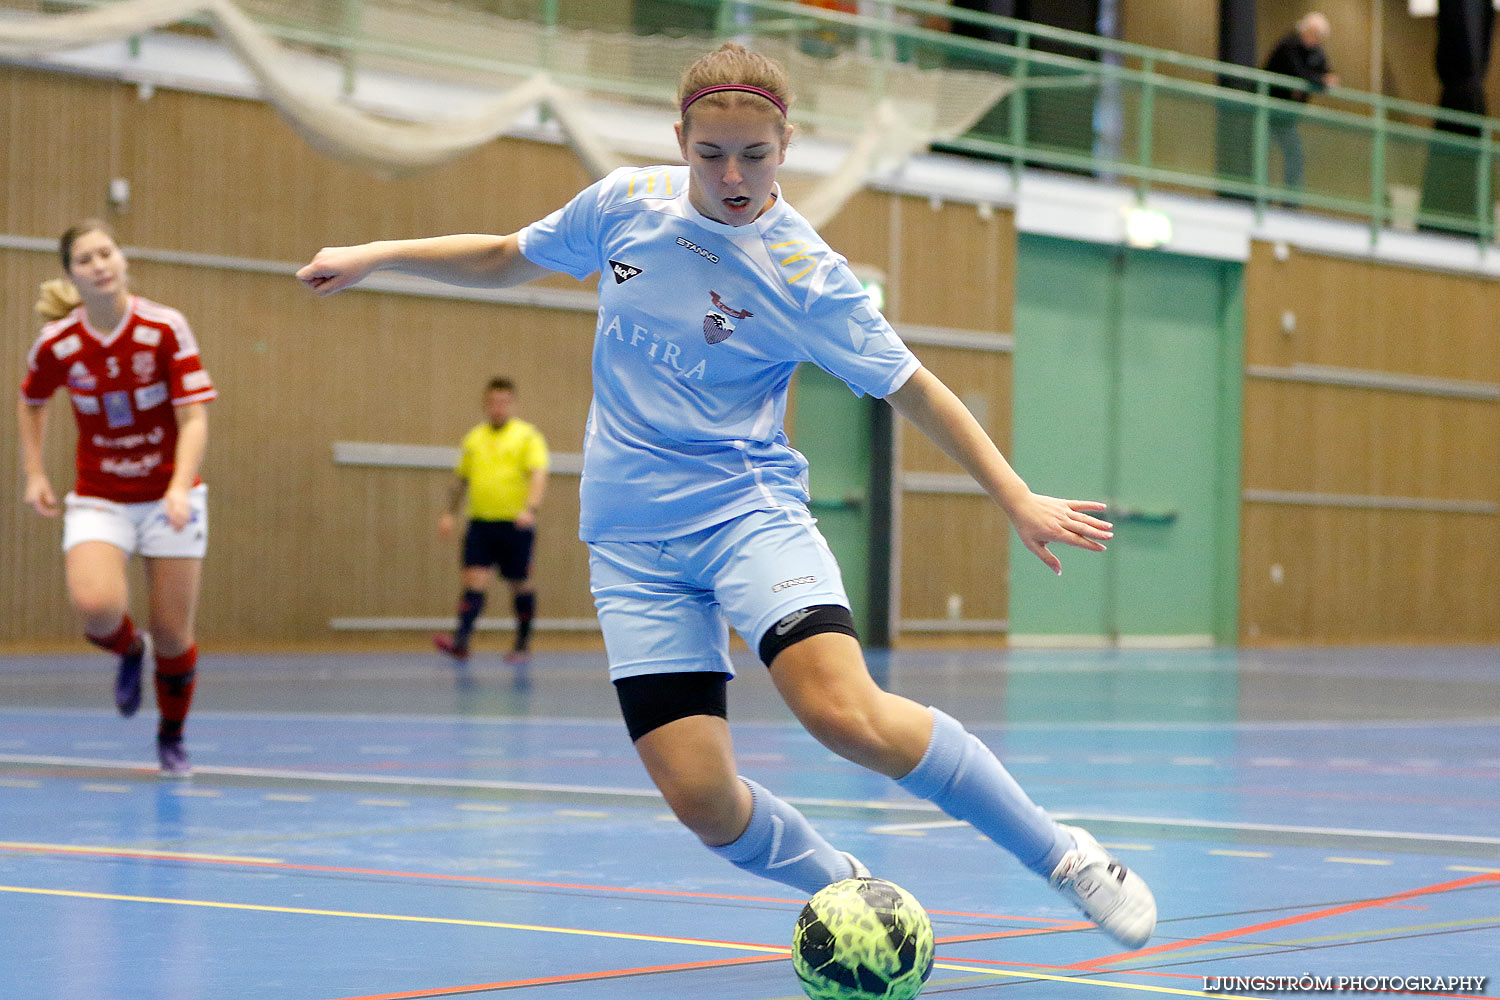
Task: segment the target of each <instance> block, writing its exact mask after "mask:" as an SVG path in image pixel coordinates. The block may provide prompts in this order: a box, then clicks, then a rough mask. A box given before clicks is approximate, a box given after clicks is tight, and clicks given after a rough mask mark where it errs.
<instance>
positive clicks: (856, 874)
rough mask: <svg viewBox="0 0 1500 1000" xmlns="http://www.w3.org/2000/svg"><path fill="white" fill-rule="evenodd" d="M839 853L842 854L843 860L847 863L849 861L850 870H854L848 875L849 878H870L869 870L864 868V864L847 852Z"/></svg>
mask: <svg viewBox="0 0 1500 1000" xmlns="http://www.w3.org/2000/svg"><path fill="white" fill-rule="evenodd" d="M839 853H840V854H842V855H843V856H844V857H845V858H847V859H848V861H849V867H850V868H852V869H854V870H853V871H852V872H850V873H849V877H850V878H869V877H870V869H868V868H866V867H865V866H864V862H862V861H860V860H859V859H858V858H856V857H855V856H854V855H852V854H850V853H849V852H848V851H840V852H839Z"/></svg>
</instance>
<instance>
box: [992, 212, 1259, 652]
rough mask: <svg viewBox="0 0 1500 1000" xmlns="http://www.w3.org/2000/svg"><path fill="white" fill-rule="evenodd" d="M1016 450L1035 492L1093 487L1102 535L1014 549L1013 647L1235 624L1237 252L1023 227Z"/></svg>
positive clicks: (1141, 639)
mask: <svg viewBox="0 0 1500 1000" xmlns="http://www.w3.org/2000/svg"><path fill="white" fill-rule="evenodd" d="M1019 239H1020V242H1019V254H1018V262H1017V278H1016V309H1015V335H1016V349H1015V390H1014V404H1013V405H1014V414H1015V417H1014V440H1013V444H1012V449H1011V451H1012V453H1011V456H1010V457H1011V459H1012V463H1013V464H1014V465H1015V466H1016V468H1017V470H1018V471H1019V472H1020V473H1021V475H1022V476H1023V477H1024V478H1025V479H1026V481H1027V482H1028V483H1029V484H1030V485H1031V487H1032V489H1033V490H1035V491H1037V492H1039V493H1047V494H1051V495H1053V496H1062V497H1068V498H1076V499H1098V500H1104V501H1106V502H1108V503H1109V504H1110V506H1111V509H1110V511H1109V512H1108V513H1106V514H1105V515H1104V516H1105V517H1107V518H1108V519H1109V520H1111V521H1113V522H1114V524H1115V538H1114V539H1113V541H1111V542H1109V543H1108V544H1109V551H1108V552H1106V553H1102V554H1098V553H1091V552H1085V551H1081V550H1078V549H1074V548H1071V547H1068V546H1062V545H1054V546H1052V549H1053V551H1054V552H1056V553H1057V554H1058V555H1059V556H1060V557H1061V559H1062V562H1063V575H1062V577H1061V578H1056V577H1053V576H1052V574H1051V573H1050V572H1049V571H1047V569H1046V568H1045V567H1044V566H1042V564H1041V563H1040V562H1038V561H1037V559H1036V558H1035V557H1034V556H1033V555H1031V553H1029V552H1027V551H1026V549H1025V548H1024V547H1023V546H1021V545H1012V546H1011V548H1010V552H1011V557H1010V570H1011V572H1010V593H1011V599H1010V612H1009V619H1010V636H1011V641H1012V643H1013V644H1015V645H1027V644H1032V645H1047V644H1073V643H1081V644H1085V645H1114V644H1118V645H1126V646H1129V645H1141V646H1152V645H1159V646H1199V645H1208V644H1211V643H1215V642H1219V643H1228V642H1233V641H1234V639H1235V629H1236V608H1237V583H1238V511H1239V499H1238V494H1239V454H1240V409H1241V405H1240V399H1241V371H1242V364H1241V356H1242V348H1241V343H1242V316H1243V293H1242V273H1243V269H1242V267H1241V265H1239V264H1237V263H1229V262H1223V261H1217V260H1208V259H1202V258H1195V257H1184V256H1178V255H1174V254H1168V253H1163V252H1160V251H1145V250H1129V249H1125V248H1122V247H1112V246H1103V245H1097V244H1088V243H1080V242H1076V241H1072V240H1061V239H1052V238H1049V237H1042V236H1031V235H1023V236H1021V237H1020V238H1019Z"/></svg>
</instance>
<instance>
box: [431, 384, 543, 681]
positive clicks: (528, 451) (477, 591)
mask: <svg viewBox="0 0 1500 1000" xmlns="http://www.w3.org/2000/svg"><path fill="white" fill-rule="evenodd" d="M515 403H516V387H515V384H514V383H513V382H511V381H510V380H509V379H505V378H496V379H492V380H491V381H490V384H489V385H488V386H487V387H486V388H485V391H484V415H485V417H486V420H485V422H484V423H482V424H478V425H477V426H475V427H474V429H473V430H471V431H469V433H468V434H466V435H464V440H463V444H462V445H461V454H460V455H459V459H458V466H457V467H456V468H455V469H454V470H453V471H454V476H455V479H454V481H453V487H452V489H451V490H449V493H448V509H447V510H446V511H444V512H443V514H442V516H441V517H439V518H438V532H439V533H440V534H441V535H443V537H445V538H446V537H449V536H451V535H452V534H453V526H454V519H455V516H456V515H457V514H458V510H459V507H460V505H461V504H462V503H463V500H464V495H465V494H467V495H468V498H469V502H468V518H469V527H468V530H467V531H466V532H465V533H464V553H463V587H464V591H463V596H462V597H460V598H459V601H458V624H457V626H456V627H455V628H454V630H453V634H452V635H451V636H449V635H445V634H439V635H436V636H434V637H433V642H434V643H435V644H436V645H437V648H438V649H440V650H441V651H443V652H444V653H447V654H448V655H449V656H451V657H453V658H454V659H455V660H458V661H463V660H466V659H468V656H469V637H470V636H471V635H472V634H473V632H474V622H475V620H476V619H478V617H479V613H480V612H481V611H483V610H484V601H485V593H486V591H488V590H489V586H490V584H491V583H493V582H494V581H495V572H496V570H498V571H499V573H500V576H502V577H504V579H505V582H506V583H507V584H509V585H510V594H511V602H512V604H513V605H514V606H515V611H516V641H515V648H514V649H513V650H512V651H511V652H510V653H509V654H507V655H506V657H505V659H506V662H508V663H513V664H516V665H517V666H524V665H525V664H526V663H527V662H529V661H530V658H531V654H530V652H529V651H528V646H529V643H530V640H531V622H532V619H533V618H535V617H536V594H535V593H534V592H533V591H532V589H531V579H530V577H531V543H532V541H533V539H534V538H535V537H536V512H537V507H538V506H539V505H540V504H541V502H542V496H543V494H545V493H546V491H547V442H546V441H545V440H543V438H542V435H541V432H540V431H538V430H537V429H536V428H535V427H533V426H532V425H531V424H528V423H527V422H526V421H524V420H518V419H516V418H515V417H514V416H512V413H513V412H514V410H515Z"/></svg>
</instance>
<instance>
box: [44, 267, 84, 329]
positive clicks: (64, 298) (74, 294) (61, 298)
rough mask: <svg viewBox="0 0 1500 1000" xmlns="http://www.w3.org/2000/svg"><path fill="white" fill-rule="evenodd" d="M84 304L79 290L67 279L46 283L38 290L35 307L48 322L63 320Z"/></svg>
mask: <svg viewBox="0 0 1500 1000" xmlns="http://www.w3.org/2000/svg"><path fill="white" fill-rule="evenodd" d="M82 302H83V298H82V296H80V295H79V294H78V289H76V288H74V287H73V283H72V282H71V281H68V280H67V279H66V278H52V279H50V280H48V281H44V282H42V284H41V287H39V288H38V289H37V300H36V305H35V306H34V307H33V308H35V309H36V311H37V312H39V313H41V314H42V318H43V319H45V320H46V321H47V322H49V323H50V322H52V321H53V320H55V319H62V318H63V317H64V316H66V315H67V314H68V313H70V312H72V311H73V310H74V309H77V308H78V306H79V304H80V303H82Z"/></svg>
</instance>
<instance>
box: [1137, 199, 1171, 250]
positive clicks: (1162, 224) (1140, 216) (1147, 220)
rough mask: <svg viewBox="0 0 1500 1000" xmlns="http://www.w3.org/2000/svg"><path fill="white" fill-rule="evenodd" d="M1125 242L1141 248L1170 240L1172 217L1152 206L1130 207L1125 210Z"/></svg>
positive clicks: (1146, 248) (1145, 248)
mask: <svg viewBox="0 0 1500 1000" xmlns="http://www.w3.org/2000/svg"><path fill="white" fill-rule="evenodd" d="M1125 242H1126V243H1128V244H1129V245H1130V246H1133V247H1138V248H1140V249H1142V250H1150V249H1152V248H1154V247H1159V246H1161V245H1162V244H1163V243H1170V242H1172V218H1171V216H1169V215H1167V213H1166V212H1158V211H1156V209H1154V208H1132V209H1128V210H1127V211H1126V212H1125Z"/></svg>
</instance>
